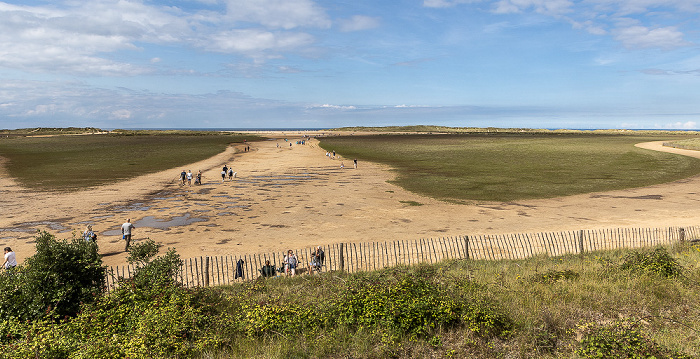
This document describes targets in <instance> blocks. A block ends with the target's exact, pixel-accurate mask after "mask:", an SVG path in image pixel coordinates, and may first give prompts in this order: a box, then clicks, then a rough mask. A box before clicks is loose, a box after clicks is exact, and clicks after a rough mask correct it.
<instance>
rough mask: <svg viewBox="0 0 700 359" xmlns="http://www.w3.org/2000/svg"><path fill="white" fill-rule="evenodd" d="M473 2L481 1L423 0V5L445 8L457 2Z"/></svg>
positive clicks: (457, 3)
mask: <svg viewBox="0 0 700 359" xmlns="http://www.w3.org/2000/svg"><path fill="white" fill-rule="evenodd" d="M475 2H481V0H424V1H423V6H425V7H433V8H447V7H453V6H456V5H459V4H470V3H475Z"/></svg>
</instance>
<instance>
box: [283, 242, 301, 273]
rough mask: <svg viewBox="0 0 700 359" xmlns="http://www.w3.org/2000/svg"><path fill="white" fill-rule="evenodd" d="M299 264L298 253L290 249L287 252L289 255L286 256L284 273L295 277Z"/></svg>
mask: <svg viewBox="0 0 700 359" xmlns="http://www.w3.org/2000/svg"><path fill="white" fill-rule="evenodd" d="M298 264H299V260H298V259H297V256H296V254H294V252H292V250H291V249H290V250H289V251H288V252H287V255H286V256H285V257H284V273H285V274H286V275H288V276H292V277H293V276H294V275H295V274H296V270H297V265H298Z"/></svg>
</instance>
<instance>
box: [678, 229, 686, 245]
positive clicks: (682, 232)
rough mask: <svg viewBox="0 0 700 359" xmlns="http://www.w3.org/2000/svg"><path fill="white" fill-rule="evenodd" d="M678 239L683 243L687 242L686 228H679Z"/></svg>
mask: <svg viewBox="0 0 700 359" xmlns="http://www.w3.org/2000/svg"><path fill="white" fill-rule="evenodd" d="M678 239H680V241H681V243H683V242H685V228H683V227H681V228H678Z"/></svg>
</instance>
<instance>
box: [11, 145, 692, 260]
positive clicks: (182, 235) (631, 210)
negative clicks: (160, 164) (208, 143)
mask: <svg viewBox="0 0 700 359" xmlns="http://www.w3.org/2000/svg"><path fill="white" fill-rule="evenodd" d="M304 134H306V135H313V133H304ZM262 135H265V136H269V137H274V136H278V138H276V139H273V140H269V141H263V142H254V143H249V144H248V145H249V146H250V151H244V149H243V146H236V147H230V148H229V149H228V150H227V151H225V152H223V153H221V154H219V155H217V156H215V157H212V158H209V159H207V160H204V161H201V162H197V163H193V164H189V165H186V166H183V167H181V168H173V169H171V170H167V171H163V172H159V173H155V174H149V175H143V176H139V177H136V178H134V179H132V180H129V181H125V182H118V183H114V184H111V185H106V186H102V187H99V188H94V189H89V190H84V191H79V192H75V193H47V192H36V191H32V190H28V189H25V188H21V187H20V186H18V185H17V184H16V183H15V182H14V181H13V180H12V179H11V178H9V177H8V176H7V174H6V173H5V172H2V171H1V169H0V206H2V208H3V209H4V211H3V216H2V217H1V218H0V246H2V247H5V246H10V247H12V248H13V250H14V251H15V252H16V253H17V257H18V260H19V261H20V262H21V261H22V259H23V258H26V257H27V256H30V255H31V254H32V253H33V251H34V241H33V239H34V236H35V234H36V231H37V230H46V231H48V232H50V233H54V234H56V235H57V237H58V238H70V237H71V236H72V235H73V233H75V234H76V235H78V234H79V233H80V232H82V231H83V230H84V229H85V226H86V225H87V224H91V225H93V228H94V230H95V231H96V232H97V233H98V234H99V238H98V243H99V245H100V251H101V252H102V253H103V254H104V258H103V260H104V263H105V264H106V265H122V264H125V263H126V253H125V252H124V243H123V241H122V239H121V234H120V230H119V228H120V226H121V224H122V223H124V221H125V220H126V219H127V218H131V221H132V223H134V224H135V226H136V230H135V231H134V239H135V240H136V241H139V240H143V239H145V238H151V239H153V240H155V241H157V242H160V243H162V244H164V245H165V247H170V248H175V249H176V250H177V251H178V253H179V254H180V255H181V256H182V258H192V257H198V256H205V255H208V256H213V255H229V254H232V255H238V254H254V253H269V252H273V251H274V252H278V253H279V252H282V251H284V250H287V249H295V250H296V249H301V248H308V247H311V246H315V245H321V244H331V243H339V242H368V241H391V240H395V239H404V240H406V239H418V238H438V237H449V236H458V235H478V234H507V233H534V232H550V231H565V230H578V229H600V228H624V227H644V228H647V227H668V226H691V225H697V224H698V218H700V195H698V188H700V176H696V177H692V178H687V179H684V180H680V181H676V182H672V183H666V184H661V185H655V186H649V187H644V188H635V189H628V190H621V191H612V192H600V193H588V194H582V195H576V196H568V197H562V198H554V199H541V200H526V201H516V202H508V203H477V204H471V205H458V204H450V203H445V202H441V201H438V200H434V199H431V198H427V197H423V196H420V195H417V194H414V193H410V192H407V191H405V190H403V189H401V188H400V187H397V186H394V185H392V184H390V183H388V182H387V181H388V180H390V179H392V178H393V175H394V174H393V172H392V170H391V169H390V168H388V167H386V166H382V165H379V164H374V163H367V162H361V161H360V162H359V164H358V168H357V169H355V168H353V161H352V159H345V158H336V159H330V158H328V157H326V155H325V154H326V152H325V150H323V149H321V148H320V147H318V142H317V141H316V140H310V141H307V142H306V144H305V145H301V144H297V143H296V141H298V140H301V139H302V138H301V135H302V133H284V134H282V133H264V134H262ZM284 138H287V139H289V142H285V140H284ZM290 143H291V146H290ZM638 146H639V147H641V148H645V149H649V150H657V151H658V150H660V151H666V152H672V153H678V154H682V155H689V156H693V157H698V158H700V151H687V150H679V149H672V148H666V147H663V146H662V143H661V142H650V143H644V144H639V145H638ZM341 164H344V168H341ZM223 165H229V166H232V167H233V169H234V171H236V172H237V177H236V178H235V179H233V180H228V179H226V181H222V180H221V175H220V172H221V168H222V166H223ZM183 169H185V170H188V169H189V170H192V172H193V173H196V172H197V171H198V170H201V171H202V172H203V174H204V176H203V184H202V185H201V186H195V185H192V186H187V185H185V186H181V185H180V184H179V180H178V176H179V173H180V172H181V171H182V170H183ZM413 202H417V203H420V204H422V205H420V206H415V205H411V203H413Z"/></svg>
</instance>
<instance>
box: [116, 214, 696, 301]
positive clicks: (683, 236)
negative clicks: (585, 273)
mask: <svg viewBox="0 0 700 359" xmlns="http://www.w3.org/2000/svg"><path fill="white" fill-rule="evenodd" d="M698 238H700V227H698V226H693V227H668V228H617V229H599V230H579V231H568V232H542V233H531V234H501V235H477V236H457V237H444V238H437V239H432V238H430V239H416V240H398V241H391V242H387V241H385V242H363V243H336V244H331V245H327V246H321V248H322V249H323V251H324V253H325V261H324V263H323V268H322V270H323V271H345V272H350V273H353V272H359V271H369V270H376V269H381V268H386V267H392V266H396V265H399V264H402V265H415V264H418V263H436V262H440V261H442V260H445V259H472V260H503V259H522V258H527V257H533V256H538V255H546V256H552V257H556V256H561V255H565V254H579V253H586V252H593V251H600V250H611V249H621V248H639V247H650V246H655V245H659V244H670V243H674V242H682V241H690V240H695V239H698ZM312 252H313V248H304V249H301V250H298V251H295V252H294V253H295V254H296V255H297V257H298V259H299V268H300V269H301V271H302V272H303V271H304V269H305V268H306V265H307V264H308V263H309V262H310V260H311V255H312ZM283 258H284V253H275V252H273V253H263V254H244V255H227V256H212V257H198V258H188V259H184V260H183V261H182V267H181V274H180V275H179V278H177V279H178V280H179V281H180V283H182V284H183V285H184V286H187V287H196V286H213V285H214V286H215V285H225V284H230V283H234V282H240V281H247V280H253V279H256V278H258V277H259V276H260V271H259V269H260V268H262V266H263V265H264V264H265V261H267V260H269V261H270V263H271V264H272V265H274V266H275V268H280V267H282V266H283V264H282V261H283ZM108 273H109V274H108V277H107V284H108V288H112V287H114V286H116V285H117V284H118V278H130V277H131V276H132V274H133V273H134V267H133V266H116V267H112V268H110V270H108Z"/></svg>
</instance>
